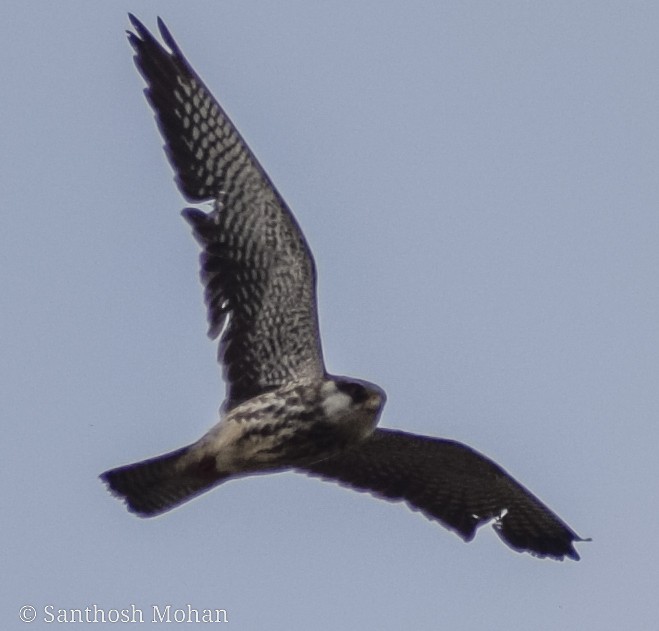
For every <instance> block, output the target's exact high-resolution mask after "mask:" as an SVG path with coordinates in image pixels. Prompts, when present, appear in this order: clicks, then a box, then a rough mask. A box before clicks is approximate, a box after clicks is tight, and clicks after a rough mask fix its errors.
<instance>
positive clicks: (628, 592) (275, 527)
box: [0, 0, 659, 631]
mask: <svg viewBox="0 0 659 631" xmlns="http://www.w3.org/2000/svg"><path fill="white" fill-rule="evenodd" d="M3 9H4V10H3V20H1V21H0V53H1V56H2V59H3V60H4V63H3V64H2V65H1V69H0V73H1V76H0V84H1V85H2V96H1V97H0V120H2V121H3V124H2V125H1V126H0V146H1V147H2V151H1V152H0V182H1V183H2V193H1V197H2V212H1V213H0V226H1V227H0V262H1V264H0V291H1V292H2V308H1V309H0V330H1V334H0V383H1V384H2V385H1V386H0V419H2V428H3V434H4V440H3V447H2V450H3V453H4V457H3V458H2V465H1V468H2V474H1V476H0V484H1V485H2V496H3V500H4V508H3V510H2V512H1V514H0V523H1V529H2V530H1V531H2V533H3V535H4V540H5V545H4V550H3V552H2V556H1V558H2V567H3V575H4V577H5V580H4V581H3V583H4V585H3V589H2V593H1V594H0V619H1V620H2V622H1V626H2V627H3V628H6V629H20V628H24V625H23V623H22V622H20V619H19V614H20V612H21V608H22V607H34V612H35V614H36V616H37V617H36V620H35V621H34V622H33V623H31V625H25V627H28V626H29V628H30V629H41V628H44V629H45V628H50V629H52V628H57V627H58V626H59V627H60V628H79V627H82V626H89V625H83V624H71V625H67V624H64V623H56V622H55V623H51V622H48V619H49V618H48V615H47V612H48V611H51V612H52V611H55V612H57V610H59V609H64V610H70V609H74V608H79V609H84V608H85V607H92V606H93V605H96V606H97V607H99V608H101V609H102V610H104V611H109V610H113V609H114V610H122V609H129V608H131V607H135V608H137V609H140V610H142V611H143V612H144V619H145V622H144V623H142V624H140V623H135V624H132V625H131V624H127V625H126V626H129V627H132V628H140V627H144V625H147V624H148V628H171V626H172V624H174V623H169V624H167V623H164V622H163V623H157V624H153V623H152V622H151V618H152V612H153V609H152V608H153V606H154V605H156V606H157V607H159V608H160V610H161V611H162V610H164V609H166V607H167V605H169V606H170V611H174V610H176V609H180V608H185V607H187V606H188V605H190V606H191V607H192V608H194V609H197V610H204V609H211V610H215V609H223V610H225V611H226V615H227V619H228V625H227V624H223V623H215V624H214V625H213V624H210V625H206V626H211V627H213V626H215V627H216V628H224V627H228V628H232V629H240V630H245V631H251V630H261V629H271V630H290V629H310V628H312V629H315V630H319V631H325V630H329V629H332V630H335V629H348V630H350V629H378V630H381V631H382V630H393V629H397V630H398V629H406V628H407V629H418V630H426V629H436V628H445V629H452V630H454V631H455V630H457V631H461V630H466V629H474V628H479V629H500V628H508V629H534V630H537V631H544V630H555V629H561V630H563V631H571V630H583V629H597V630H598V631H606V630H613V629H620V628H629V629H639V630H645V629H656V628H658V625H659V600H658V599H657V592H656V589H657V585H658V584H659V570H658V569H657V568H658V567H659V563H658V561H659V538H658V537H657V528H656V520H657V515H658V514H659V489H658V488H657V486H658V484H657V480H658V479H659V459H658V458H657V455H656V446H657V444H658V443H659V428H658V423H657V420H658V419H659V385H658V384H659V382H658V377H659V326H658V321H659V317H658V314H659V282H658V279H659V106H658V103H659V70H658V68H659V37H657V33H658V32H659V5H657V4H655V3H624V2H618V3H616V2H600V1H597V2H595V1H593V2H587V1H584V2H578V3H575V2H552V3H528V2H515V1H510V2H501V3H491V2H416V3H404V2H389V1H379V2H375V1H370V0H366V1H364V2H360V3H355V2H347V1H342V0H339V1H337V2H333V3H321V2H308V1H303V0H296V1H288V0H282V1H280V2H266V1H263V0H241V1H240V2H238V1H213V2H211V1H208V0H199V1H198V2H194V3H183V2H173V1H169V0H160V1H159V2H152V1H146V0H141V1H139V2H137V1H133V2H119V1H113V2H105V3H90V2H83V1H82V0H79V1H73V0H63V1H61V2H57V3H55V2H46V1H45V0H43V1H38V0H31V1H28V2H26V1H24V0H23V1H17V0H8V1H7V2H5V4H4V5H3ZM129 11H131V12H133V13H135V14H136V15H137V16H138V17H139V18H140V19H141V20H142V21H143V22H144V23H145V24H146V25H147V26H148V27H149V28H151V29H153V28H155V25H156V16H157V15H160V16H161V17H162V18H163V19H164V20H165V22H166V23H167V25H168V26H169V28H170V30H171V31H172V33H173V34H174V36H175V38H176V39H177V41H178V42H179V44H180V46H181V48H182V50H183V51H184V53H185V54H186V56H187V58H188V59H189V61H190V62H191V64H192V65H193V67H194V68H195V69H196V70H197V71H198V73H199V74H200V75H201V77H202V78H203V79H204V80H205V82H206V83H207V85H208V86H209V87H210V88H211V90H212V91H213V93H214V94H215V96H216V97H217V98H218V99H219V100H220V102H221V103H222V104H223V105H224V106H225V108H226V110H227V111H228V112H229V114H230V116H231V117H232V119H233V121H234V123H235V124H236V126H237V127H238V128H239V129H240V131H241V133H242V134H243V135H244V137H245V138H246V140H247V141H248V143H249V144H250V146H251V148H252V149H253V151H254V152H255V153H256V155H257V156H258V157H259V159H260V161H261V163H262V164H263V165H264V167H265V168H266V170H267V171H268V173H269V174H270V177H271V178H272V180H273V181H274V182H275V184H276V186H277V187H278V189H279V191H280V192H281V193H282V195H283V196H284V198H285V199H286V200H287V201H288V203H289V205H290V206H291V208H292V209H293V212H294V213H295V215H296V217H297V219H298V221H299V223H300V225H301V227H302V229H303V230H304V233H305V235H306V237H307V239H308V241H309V243H310V246H311V248H312V250H313V253H314V256H315V260H316V264H317V268H318V272H319V311H320V321H321V330H322V336H323V345H324V353H325V358H326V361H327V365H328V369H329V370H330V371H331V372H333V373H335V374H343V375H350V376H354V377H358V378H362V379H367V380H369V381H372V382H375V383H377V384H379V385H380V386H381V387H383V388H384V389H385V390H386V392H387V396H388V401H387V404H386V408H385V410H384V414H383V417H382V420H381V425H382V426H386V427H395V428H400V429H403V430H407V431H412V432H418V433H423V434H428V435H433V436H442V437H446V438H452V439H456V440H460V441H462V442H465V443H467V444H468V445H470V446H472V447H474V448H476V449H478V450H479V451H481V452H483V453H485V454H487V455H488V456H489V457H491V458H493V459H494V460H495V461H496V462H498V463H499V464H500V465H502V466H503V467H504V468H505V469H506V470H507V471H509V472H510V473H511V474H512V475H514V476H515V477H516V478H517V479H518V480H519V481H520V482H522V484H524V485H525V486H527V487H528V488H530V489H531V490H532V491H533V492H534V493H535V494H537V495H538V496H539V497H540V498H541V499H542V500H543V501H544V502H545V503H547V504H548V505H549V506H550V507H551V508H552V509H553V510H554V511H556V512H557V513H558V514H559V515H560V516H561V517H562V518H563V519H564V520H565V521H566V522H567V523H568V524H569V525H570V526H571V527H572V528H574V529H575V530H576V531H577V532H578V533H579V534H580V535H581V536H582V537H592V539H593V541H592V542H589V543H581V544H578V550H579V553H580V554H581V557H582V558H581V561H579V562H572V561H565V562H562V563H559V562H553V561H549V560H538V559H535V558H533V557H531V556H530V555H528V554H518V553H515V552H514V551H511V550H510V549H509V548H507V547H506V546H505V545H503V544H502V543H501V542H500V540H499V539H498V537H497V536H496V534H495V533H494V532H493V531H492V529H491V528H489V527H484V528H482V529H481V530H480V531H479V533H478V535H477V536H476V538H475V540H474V541H472V542H471V543H468V544H467V543H464V542H462V540H460V539H459V538H458V537H457V536H455V535H454V534H453V533H451V532H449V531H447V530H445V529H443V528H442V527H440V526H438V525H437V524H435V523H432V522H430V521H428V520H426V519H424V518H423V517H422V516H420V515H419V514H417V513H413V512H411V511H410V510H408V509H407V508H406V507H405V506H403V505H400V504H390V503H388V502H384V501H377V500H375V499H373V498H371V497H370V496H366V495H362V494H359V493H355V492H352V491H349V490H346V489H342V488H340V487H338V486H335V485H332V484H328V483H323V482H320V481H318V480H313V479H308V478H305V477H303V476H300V475H296V474H293V473H283V474H278V475H273V476H259V477H256V478H251V479H246V480H238V481H235V482H230V483H227V484H226V485H224V486H221V487H219V488H217V489H216V490H214V491H213V492H211V493H208V494H206V495H204V496H203V497H201V498H199V499H197V500H195V501H194V502H191V503H189V504H186V505H184V506H183V507H181V508H179V509H177V510H175V511H172V512H171V513H168V514H165V515H163V516H162V517H159V518H156V519H152V520H143V519H139V518H137V517H135V516H133V515H131V514H129V513H128V512H127V511H126V510H125V509H124V507H123V506H122V504H121V503H120V502H118V501H117V500H116V499H114V498H113V497H111V496H110V495H109V494H108V493H107V491H106V490H105V488H104V486H103V485H102V483H101V482H100V481H99V480H98V475H99V474H100V473H101V472H102V471H105V470H106V469H109V468H112V467H115V466H118V465H121V464H127V463H129V462H133V461H136V460H142V459H144V458H147V457H151V456H155V455H158V454H160V453H162V452H165V451H169V450H172V449H175V448H178V447H181V446H183V445H185V444H188V443H190V442H192V441H194V440H196V439H197V438H199V437H200V436H201V435H202V434H203V433H205V431H206V430H207V429H208V428H210V427H211V426H212V425H213V424H214V423H215V422H216V421H217V416H218V408H219V406H220V404H221V402H222V399H223V396H224V386H223V384H222V382H221V380H220V373H219V369H218V366H217V364H216V362H215V353H216V348H215V344H214V343H212V342H210V341H209V340H208V339H207V337H206V335H205V331H206V322H205V312H204V307H203V302H202V292H201V286H200V284H199V280H198V269H197V256H198V248H197V245H196V243H195V242H194V240H193V238H192V236H191V235H190V233H189V230H188V228H187V226H186V224H185V223H184V221H183V220H182V218H181V217H180V214H179V213H180V210H181V209H182V208H183V207H184V206H185V203H184V200H183V198H182V197H181V196H180V194H179V193H178V191H177V190H176V187H175V185H174V183H173V174H172V171H171V168H170V167H169V165H168V163H167V162H166V160H165V158H164V154H163V152H162V149H161V145H162V140H161V138H160V136H159V134H158V132H157V130H156V127H155V123H154V120H153V117H152V113H151V111H150V109H149V107H148V105H147V103H146V101H145V100H144V97H143V94H142V89H143V82H142V80H141V78H140V77H139V75H138V73H137V71H136V69H135V68H134V66H133V62H132V59H131V49H130V47H129V45H128V43H127V41H126V38H125V33H124V31H125V29H127V28H128V26H129V23H128V19H127V13H128V12H129ZM49 608H50V609H49ZM93 626H94V628H105V627H108V628H110V627H112V628H116V627H118V626H123V625H122V624H110V623H108V624H106V625H103V624H95V625H93ZM188 626H191V625H188ZM198 626H203V625H198Z"/></svg>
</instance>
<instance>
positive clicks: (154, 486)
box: [100, 447, 228, 517]
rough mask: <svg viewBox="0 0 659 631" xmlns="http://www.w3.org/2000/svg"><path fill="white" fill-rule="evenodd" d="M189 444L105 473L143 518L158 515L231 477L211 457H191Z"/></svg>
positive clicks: (114, 490) (107, 480)
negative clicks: (219, 468)
mask: <svg viewBox="0 0 659 631" xmlns="http://www.w3.org/2000/svg"><path fill="white" fill-rule="evenodd" d="M189 452H190V448H189V447H184V448H183V449H177V450H176V451H172V452H171V453H168V454H165V455H163V456H158V457H157V458H151V459H150V460H144V461H142V462H137V463H135V464H129V465H126V466H124V467H118V468H117V469H111V470H110V471H106V472H105V473H102V474H101V476H100V478H101V480H103V482H105V483H106V484H107V485H108V487H109V488H110V490H111V491H112V493H113V494H114V495H115V496H117V497H119V498H121V499H123V500H124V501H125V502H126V505H127V506H128V510H130V511H131V512H133V513H137V514H138V515H139V516H140V517H154V516H155V515H159V514H160V513H164V512H165V511H168V510H171V509H172V508H174V507H176V506H178V505H179V504H183V503H184V502H187V501H188V500H191V499H192V498H193V497H196V496H197V495H200V494H201V493H204V492H205V491H208V490H209V489H211V488H212V487H214V486H216V485H217V484H220V482H222V481H223V480H225V479H226V478H227V477H228V476H227V475H223V474H221V473H219V472H218V471H217V469H216V466H215V460H214V459H213V458H210V457H206V458H203V459H201V460H198V459H190V458H189V457H186V455H188V454H189Z"/></svg>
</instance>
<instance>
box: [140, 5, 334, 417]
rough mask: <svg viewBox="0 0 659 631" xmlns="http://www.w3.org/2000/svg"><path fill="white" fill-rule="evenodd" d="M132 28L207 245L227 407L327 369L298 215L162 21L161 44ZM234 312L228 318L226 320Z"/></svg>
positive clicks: (210, 302) (168, 147)
mask: <svg viewBox="0 0 659 631" xmlns="http://www.w3.org/2000/svg"><path fill="white" fill-rule="evenodd" d="M130 20H131V22H132V24H133V27H134V28H135V31H136V33H130V32H129V34H128V38H129V41H130V43H131V45H132V46H133V48H134V49H135V53H136V54H135V63H136V65H137V67H138V69H139V71H140V73H141V74H142V76H143V77H144V79H145V81H146V83H147V86H148V87H147V88H146V90H145V93H146V96H147V99H148V100H149V103H150V104H151V105H152V107H153V109H154V110H155V113H156V119H157V121H158V126H159V128H160V132H161V133H162V135H163V137H164V139H165V143H166V144H165V151H166V153H167V157H168V158H169V161H170V163H171V164H172V166H173V167H174V171H175V172H176V183H177V185H178V187H179V189H180V190H181V192H182V193H183V195H184V196H185V197H186V198H187V199H188V200H190V201H195V202H201V201H207V200H210V199H212V200H213V201H214V210H213V211H212V212H211V213H204V212H202V211H200V210H196V209H191V208H188V209H186V210H184V211H183V215H184V217H185V218H186V220H187V221H188V222H189V223H190V224H191V226H192V229H193V232H194V235H195V237H196V239H197V241H198V242H199V243H200V244H201V246H202V248H203V252H202V254H201V279H202V283H203V284H204V287H205V300H206V305H207V308H208V321H209V336H210V337H211V338H215V337H217V336H218V335H219V334H220V333H221V332H222V331H223V334H222V338H221V341H220V348H219V356H218V358H219V360H220V362H221V363H222V364H223V367H224V377H225V379H226V382H227V399H226V402H225V404H224V405H225V409H230V408H232V407H234V406H235V405H237V404H238V403H241V402H242V401H245V400H247V399H249V398H251V397H253V396H255V395H258V394H260V393H262V392H264V391H265V390H268V389H271V388H275V387H278V386H280V385H281V384H283V383H285V382H287V381H290V380H293V379H298V378H301V377H321V376H323V375H324V374H325V368H324V364H323V358H322V350H321V346H320V335H319V331H318V315H317V311H316V274H315V266H314V262H313V258H312V255H311V252H310V251H309V247H308V246H307V243H306V241H305V239H304V235H303V234H302V231H301V230H300V228H299V226H298V225H297V222H296V221H295V218H294V217H293V215H292V213H291V212H290V210H289V209H288V208H287V206H286V203H285V202H284V201H283V199H282V198H281V196H280V195H279V193H278V192H277V190H276V189H275V187H274V186H273V185H272V182H271V181H270V179H269V177H268V176H267V174H266V173H265V171H264V170H263V168H262V167H261V165H260V164H259V163H258V161H257V160H256V158H255V157H254V155H253V154H252V152H251V151H250V150H249V148H248V147H247V145H246V143H245V141H244V140H243V139H242V137H241V136H240V134H239V133H238V131H237V130H236V128H235V127H234V126H233V124H232V123H231V121H230V120H229V117H228V116H227V115H226V113H225V112H224V110H223V109H222V108H221V107H220V105H219V104H218V103H217V101H216V100H215V99H214V97H213V96H212V94H211V93H210V92H209V91H208V89H207V88H206V86H205V85H204V84H203V82H202V81H201V79H200V78H199V77H198V76H197V74H196V73H195V72H194V70H192V68H191V67H190V65H189V64H188V62H187V61H186V59H185V57H184V56H183V54H182V53H181V51H180V49H179V47H178V46H177V44H176V42H175V41H174V39H173V37H172V36H171V34H170V33H169V31H168V30H167V28H166V27H165V25H164V24H163V22H162V21H161V20H158V26H159V28H160V33H161V36H162V39H163V41H164V42H165V44H166V46H167V48H168V49H169V50H167V49H166V48H164V47H163V46H162V45H161V44H160V43H158V41H156V39H155V38H154V37H153V35H152V34H151V33H150V32H149V31H148V30H147V29H146V28H145V27H144V25H143V24H142V23H141V22H140V21H139V20H137V18H135V17H134V16H132V15H131V16H130ZM227 318H228V322H227Z"/></svg>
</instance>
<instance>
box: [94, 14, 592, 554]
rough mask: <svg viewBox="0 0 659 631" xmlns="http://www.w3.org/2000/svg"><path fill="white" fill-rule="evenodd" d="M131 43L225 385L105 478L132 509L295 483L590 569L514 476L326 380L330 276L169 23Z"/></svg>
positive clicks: (354, 386) (362, 387)
mask: <svg viewBox="0 0 659 631" xmlns="http://www.w3.org/2000/svg"><path fill="white" fill-rule="evenodd" d="M130 20H131V23H132V25H133V28H134V31H132V32H129V33H128V39H129V41H130V44H131V45H132V47H133V49H134V51H135V63H136V65H137V68H138V69H139V71H140V73H141V74H142V76H143V78H144V80H145V81H146V84H147V88H146V90H145V93H146V97H147V99H148V101H149V103H150V104H151V106H152V107H153V109H154V111H155V115H156V119H157V122H158V126H159V128H160V132H161V134H162V135H163V137H164V139H165V151H166V154H167V157H168V159H169V161H170V163H171V165H172V167H173V168H174V171H175V173H176V183H177V185H178V188H179V189H180V191H181V193H182V194H183V195H184V197H185V198H186V199H187V200H188V201H190V202H192V203H203V202H209V201H210V202H212V210H211V211H210V212H204V211H203V210H199V209H196V208H186V209H185V210H184V211H183V217H184V218H185V220H186V221H187V222H188V223H189V224H190V226H191V228H192V232H193V234H194V237H195V238H196V240H197V241H198V243H199V245H200V246H201V249H202V253H201V257H200V261H201V280H202V284H203V285H204V289H205V302H206V306H207V313H208V321H209V336H210V337H211V338H212V339H215V338H217V337H220V343H219V354H218V359H219V362H220V364H221V365H222V368H223V376H224V379H225V382H226V399H225V401H224V404H223V406H222V409H221V414H220V420H219V422H218V423H217V424H216V425H215V426H213V427H212V428H211V429H210V430H209V431H208V432H207V433H206V434H205V435H204V436H203V437H202V438H200V439H199V440H198V441H197V442H196V443H193V444H192V445H189V446H187V447H183V448H182V449H178V450H176V451H173V452H171V453H168V454H165V455H161V456H158V457H155V458H152V459H150V460H146V461H143V462H138V463H135V464H130V465H126V466H123V467H119V468H116V469H112V470H110V471H106V472H105V473H103V474H102V475H101V478H102V479H103V481H105V482H106V483H107V485H108V486H109V488H110V490H111V491H112V492H113V493H114V494H115V495H117V496H118V497H120V498H122V499H123V500H124V501H125V502H126V504H127V505H128V508H129V510H131V511H133V512H135V513H137V514H138V515H140V516H143V517H150V516H154V515H158V514H160V513H163V512H165V511H168V510H170V509H172V508H174V507H176V506H178V505H179V504H181V503H183V502H186V501H187V500H189V499H191V498H193V497H196V496H197V495H199V494H201V493H203V492H205V491H207V490H209V489H211V488H213V487H215V486H217V485H219V484H221V483H223V482H225V481H227V480H230V479H233V478H239V477H243V476H248V475H254V474H261V473H270V472H277V471H283V470H293V471H297V472H301V473H305V474H308V475H311V476H315V477H319V478H322V479H324V480H330V481H333V482H338V483H339V484H342V485H344V486H347V487H352V488H354V489H356V490H358V491H366V492H369V493H371V494H373V495H375V496H377V497H380V498H384V499H388V500H393V501H401V500H402V501H405V502H407V504H408V505H409V506H410V507H411V508H413V509H415V510H419V511H421V512H422V513H423V514H424V515H426V516H427V517H428V518H430V519H432V520H435V521H437V522H439V523H440V524H442V525H443V526H445V527H446V528H448V529H450V530H452V531H454V532H455V533H457V534H458V535H459V536H460V537H462V538H463V539H464V540H465V541H469V540H471V539H472V538H473V537H474V535H475V533H476V530H477V528H478V527H479V526H480V525H482V524H484V523H486V522H492V523H493V525H494V528H495V530H496V532H497V533H498V535H499V536H500V537H501V539H502V540H503V541H504V542H505V543H506V544H508V545H509V546H510V547H511V548H512V549H514V550H517V551H520V552H522V551H527V552H530V553H531V554H533V555H535V556H538V557H549V558H554V559H560V560H562V559H563V558H565V557H569V558H572V559H575V560H577V559H579V555H578V554H577V552H576V550H575V548H574V542H575V541H582V539H581V538H580V537H579V536H578V535H577V534H576V533H575V532H574V531H573V530H572V529H571V528H570V527H569V526H568V525H567V524H566V523H565V522H563V521H562V520H561V519H560V518H559V517H558V516H557V515H556V514H555V513H554V512H552V511H551V510H550V509H549V508H548V507H547V506H545V505H544V504H543V503H542V502H541V501H540V500H539V499H538V498H536V497H535V496H534V495H533V494H531V493H530V492H529V491H528V490H527V489H526V488H524V487H523V486H522V485H521V484H519V483H518V482H516V481H515V480H514V479H513V478H512V477H511V476H510V475H509V474H508V473H506V472H505V471H504V470H503V469H502V468H501V467H499V466H498V465H497V464H495V463H494V462H492V461H491V460H490V459H488V458H486V457H485V456H483V455H482V454H480V453H478V452H476V451H475V450H473V449H471V448H470V447H468V446H466V445H464V444H461V443H459V442H455V441H453V440H447V439H442V438H433V437H428V436H420V435H415V434H411V433H407V432H403V431H399V430H392V429H384V428H378V427H377V425H378V421H379V419H380V414H381V412H382V408H383V406H384V403H385V398H386V397H385V394H384V392H383V391H382V390H381V389H380V388H379V387H378V386H376V385H374V384H371V383H368V382H366V381H362V380H358V379H352V378H346V377H337V376H333V375H330V374H328V373H327V371H326V369H325V364H324V361H323V356H322V349H321V343H320V334H319V328H318V316H317V305H316V271H315V264H314V261H313V257H312V254H311V251H310V249H309V246H308V245H307V242H306V240H305V238H304V235H303V234H302V231H301V230H300V227H299V226H298V224H297V222H296V220H295V218H294V217H293V214H292V213H291V211H290V210H289V208H288V207H287V205H286V203H285V202H284V200H283V199H282V197H281V196H280V195H279V193H278V192H277V190H276V188H275V187H274V185H273V184H272V182H271V181H270V178H269V177H268V175H267V174H266V172H265V171H264V170H263V168H262V167H261V165H260V164H259V162H258V161H257V159H256V157H255V156H254V155H253V154H252V152H251V151H250V149H249V147H248V146H247V145H246V143H245V142H244V140H243V139H242V137H241V136H240V134H239V133H238V131H237V130H236V128H235V127H234V125H233V124H232V122H231V121H230V120H229V118H228V116H227V115H226V113H225V112H224V110H223V109H222V107H221V106H220V105H219V103H218V102H217V101H216V100H215V98H214V97H213V96H212V94H211V93H210V91H209V90H208V89H207V88H206V86H205V85H204V83H203V82H202V81H201V79H200V78H199V76H198V75H197V74H196V72H195V71H194V70H193V69H192V67H191V66H190V64H189V63H188V62H187V60H186V59H185V57H184V56H183V54H182V52H181V50H180V48H179V47H178V45H177V44H176V42H175V41H174V38H173V37H172V35H171V34H170V32H169V31H168V29H167V28H166V27H165V25H164V23H163V22H162V21H161V20H158V26H159V29H160V34H161V37H162V41H163V42H164V46H163V45H162V44H160V43H159V42H158V41H157V39H156V38H155V37H154V36H153V35H152V34H151V33H150V32H149V31H148V30H147V29H146V27H145V26H144V25H143V24H142V23H141V22H140V21H139V20H138V19H137V18H135V17H134V16H132V15H131V16H130Z"/></svg>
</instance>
